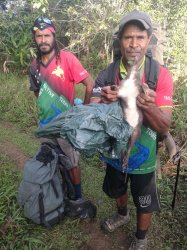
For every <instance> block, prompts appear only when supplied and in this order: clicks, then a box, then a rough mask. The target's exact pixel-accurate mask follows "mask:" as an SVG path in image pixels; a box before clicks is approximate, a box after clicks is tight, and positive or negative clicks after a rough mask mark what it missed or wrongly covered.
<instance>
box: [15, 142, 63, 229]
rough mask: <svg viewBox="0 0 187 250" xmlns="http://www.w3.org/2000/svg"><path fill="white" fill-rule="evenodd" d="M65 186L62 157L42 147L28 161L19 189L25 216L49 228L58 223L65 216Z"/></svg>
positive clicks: (47, 146) (19, 200)
mask: <svg viewBox="0 0 187 250" xmlns="http://www.w3.org/2000/svg"><path fill="white" fill-rule="evenodd" d="M62 184H63V183H62V177H61V174H60V170H59V168H58V154H57V153H56V152H55V150H54V149H53V148H51V147H50V146H49V145H46V144H43V145H41V148H40V149H39V151H38V152H37V154H36V155H35V156H34V157H33V158H32V159H30V160H28V161H27V162H26V164H25V166H24V171H23V180H22V181H21V184H20V186H19V190H18V197H17V198H18V203H19V205H20V206H21V207H23V208H24V215H25V217H27V218H29V219H31V220H32V221H34V222H35V223H37V224H43V225H45V226H46V227H51V226H52V225H54V224H56V223H58V222H59V221H60V220H61V219H62V218H63V216H64V193H63V186H62Z"/></svg>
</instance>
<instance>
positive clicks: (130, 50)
mask: <svg viewBox="0 0 187 250" xmlns="http://www.w3.org/2000/svg"><path fill="white" fill-rule="evenodd" d="M150 38H151V37H150V36H148V33H147V31H146V30H144V29H143V27H142V26H141V25H139V24H134V23H129V24H127V25H126V26H125V28H124V29H123V31H122V34H121V38H120V46H121V54H122V58H123V63H124V64H126V65H129V64H131V63H132V62H134V60H135V59H136V60H138V62H141V61H142V59H143V57H144V55H145V53H146V51H147V48H148V44H149V41H150Z"/></svg>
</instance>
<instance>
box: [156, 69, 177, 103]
mask: <svg viewBox="0 0 187 250" xmlns="http://www.w3.org/2000/svg"><path fill="white" fill-rule="evenodd" d="M156 94H157V96H156V101H155V102H156V105H157V106H159V107H172V105H173V101H172V97H173V80H172V77H171V74H170V72H169V71H168V70H167V69H166V68H164V67H162V66H161V67H160V74H159V78H158V83H157V87H156Z"/></svg>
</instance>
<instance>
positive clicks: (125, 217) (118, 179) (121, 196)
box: [101, 165, 130, 232]
mask: <svg viewBox="0 0 187 250" xmlns="http://www.w3.org/2000/svg"><path fill="white" fill-rule="evenodd" d="M103 191H104V192H105V193H106V194H107V195H108V196H109V197H110V198H115V199H116V205H117V212H116V213H115V214H114V215H112V216H110V217H109V218H107V219H105V220H104V221H102V222H101V228H102V229H103V230H105V231H107V232H113V231H115V230H116V229H117V228H118V227H120V226H122V225H125V224H127V223H128V222H129V220H130V217H129V213H128V209H127V199H128V194H127V183H125V175H124V174H123V173H121V172H120V171H118V170H116V169H114V168H113V167H111V166H110V165H107V169H106V175H105V178H104V183H103Z"/></svg>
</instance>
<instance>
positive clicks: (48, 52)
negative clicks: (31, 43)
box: [37, 41, 55, 55]
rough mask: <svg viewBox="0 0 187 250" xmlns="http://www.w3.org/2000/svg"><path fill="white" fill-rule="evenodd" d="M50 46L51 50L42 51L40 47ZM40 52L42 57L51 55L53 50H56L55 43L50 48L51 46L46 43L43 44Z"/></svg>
mask: <svg viewBox="0 0 187 250" xmlns="http://www.w3.org/2000/svg"><path fill="white" fill-rule="evenodd" d="M44 45H45V46H48V47H49V50H41V49H40V47H41V46H44ZM37 47H38V51H39V52H40V54H41V55H48V54H50V53H51V52H52V51H53V49H54V48H55V41H54V42H53V43H52V45H51V46H50V45H49V44H46V43H42V44H39V45H38V46H37Z"/></svg>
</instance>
